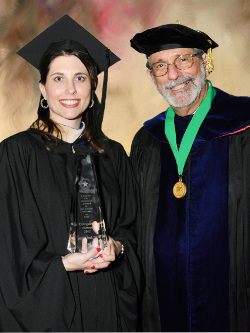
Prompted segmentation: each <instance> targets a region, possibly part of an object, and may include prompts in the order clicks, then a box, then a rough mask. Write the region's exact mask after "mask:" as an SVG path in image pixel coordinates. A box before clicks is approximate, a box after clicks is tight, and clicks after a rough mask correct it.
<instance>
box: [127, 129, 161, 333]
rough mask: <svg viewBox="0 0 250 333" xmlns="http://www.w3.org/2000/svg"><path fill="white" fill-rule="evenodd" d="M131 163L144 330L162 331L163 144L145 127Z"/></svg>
mask: <svg viewBox="0 0 250 333" xmlns="http://www.w3.org/2000/svg"><path fill="white" fill-rule="evenodd" d="M130 161H131V164H132V168H133V172H134V175H135V181H136V194H137V201H138V214H137V218H136V224H135V225H136V234H137V243H138V244H137V253H138V256H139V258H140V261H141V263H142V267H143V273H144V276H145V281H146V284H145V289H144V292H143V295H142V304H141V307H140V313H141V315H140V317H141V330H142V331H146V332H158V331H160V319H159V313H158V299H157V289H156V280H155V263H154V255H153V253H154V250H153V247H154V244H153V237H154V226H155V220H156V214H157V207H158V196H159V175H160V143H159V142H158V141H156V140H155V139H153V137H152V136H151V135H150V134H149V133H148V132H147V131H146V130H145V128H144V127H142V128H141V129H140V130H139V131H138V132H137V134H136V135H135V137H134V139H133V142H132V146H131V153H130Z"/></svg>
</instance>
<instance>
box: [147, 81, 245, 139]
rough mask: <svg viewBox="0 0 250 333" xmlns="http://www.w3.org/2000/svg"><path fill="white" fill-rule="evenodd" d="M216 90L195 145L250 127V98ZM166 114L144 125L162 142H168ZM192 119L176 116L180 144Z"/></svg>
mask: <svg viewBox="0 0 250 333" xmlns="http://www.w3.org/2000/svg"><path fill="white" fill-rule="evenodd" d="M215 89H216V95H215V97H214V99H213V102H212V105H211V109H210V111H209V112H208V114H207V116H206V118H205V119H204V121H203V123H202V125H201V127H200V129H199V132H198V134H197V136H196V138H195V141H194V142H195V143H198V142H202V141H209V140H212V139H216V138H218V137H221V136H225V135H229V134H234V133H238V132H239V131H243V130H245V129H246V128H248V127H249V126H250V110H249V102H250V98H249V97H237V96H233V95H230V94H228V93H226V92H224V91H222V90H220V89H218V88H215ZM166 112H167V110H166V111H164V112H162V113H160V114H159V115H157V116H156V117H154V118H152V119H150V120H148V121H146V122H145V123H144V126H145V128H146V130H147V131H148V132H149V133H150V134H151V135H152V136H153V137H154V138H155V139H156V140H158V141H161V142H167V139H166V136H165V132H164V125H165V118H166ZM191 119H192V115H191V116H186V117H180V116H177V115H176V116H175V125H176V128H177V131H178V133H179V134H180V135H178V136H177V142H178V144H179V143H180V140H181V138H182V136H183V134H184V132H185V130H186V128H187V126H188V124H189V122H190V120H191ZM178 137H179V138H178Z"/></svg>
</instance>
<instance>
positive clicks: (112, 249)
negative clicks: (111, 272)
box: [84, 237, 122, 273]
mask: <svg viewBox="0 0 250 333" xmlns="http://www.w3.org/2000/svg"><path fill="white" fill-rule="evenodd" d="M121 250H122V245H121V243H120V242H119V241H115V240H114V239H113V238H111V237H109V238H108V242H107V246H106V247H105V249H104V251H103V252H102V253H100V254H99V256H98V258H96V259H92V260H90V262H91V270H87V272H86V270H85V271H84V272H85V273H94V272H96V271H97V270H99V269H103V268H107V267H108V266H109V265H110V264H111V263H112V262H113V261H115V259H116V258H117V256H118V255H119V253H120V252H121Z"/></svg>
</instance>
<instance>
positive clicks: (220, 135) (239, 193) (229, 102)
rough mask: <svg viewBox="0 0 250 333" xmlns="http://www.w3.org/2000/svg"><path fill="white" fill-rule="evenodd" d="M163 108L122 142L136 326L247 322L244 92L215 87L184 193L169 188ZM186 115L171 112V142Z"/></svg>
mask: <svg viewBox="0 0 250 333" xmlns="http://www.w3.org/2000/svg"><path fill="white" fill-rule="evenodd" d="M165 114H166V112H163V113H162V114H160V115H158V116H156V117H155V118H153V119H151V120H149V121H147V122H146V123H145V124H144V127H143V128H142V129H141V130H140V131H139V132H138V133H137V134H136V136H135V138H134V140H133V144H132V149H131V160H132V164H133V168H134V172H135V175H136V178H137V182H138V189H139V191H138V196H139V199H140V202H141V207H140V212H141V214H140V218H139V219H138V223H137V228H138V254H139V257H140V258H141V261H142V265H143V269H144V273H145V277H146V289H145V292H144V295H143V306H142V330H143V331H160V330H163V331H226V330H230V331H249V330H250V305H249V304H250V303H249V301H250V294H249V290H250V261H249V258H250V243H249V239H250V230H249V225H250V209H249V200H250V188H249V180H250V179H249V178H250V176H249V170H250V129H249V122H250V99H249V98H247V97H235V96H232V95H229V94H226V93H225V92H223V91H221V90H219V89H216V96H215V98H214V100H213V102H212V106H211V110H210V111H209V113H208V115H207V117H206V118H205V120H204V122H203V124H202V125H201V128H200V130H199V132H198V134H197V137H196V139H195V142H194V145H193V147H192V150H191V152H190V155H189V157H188V160H187V162H186V165H185V169H184V181H185V183H186V184H187V194H186V196H185V198H183V199H176V198H174V196H173V192H172V189H173V185H174V183H175V182H176V181H177V180H178V174H177V166H176V162H175V160H174V157H173V154H172V151H171V149H170V147H169V144H168V142H167V140H166V137H165V134H164V122H165ZM190 120H191V116H188V117H183V118H182V117H175V125H176V131H177V142H178V143H180V141H181V138H182V136H183V134H184V132H185V129H186V127H187V125H188V123H189V121H190ZM160 318H161V320H160ZM160 321H161V322H160Z"/></svg>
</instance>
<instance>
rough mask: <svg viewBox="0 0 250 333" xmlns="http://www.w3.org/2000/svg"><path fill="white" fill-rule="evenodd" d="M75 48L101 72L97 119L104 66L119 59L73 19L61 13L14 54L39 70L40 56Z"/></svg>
mask: <svg viewBox="0 0 250 333" xmlns="http://www.w3.org/2000/svg"><path fill="white" fill-rule="evenodd" d="M67 49H75V50H78V51H85V52H86V51H87V52H88V53H89V55H90V56H91V57H92V59H93V60H94V62H95V64H96V66H97V73H98V74H100V73H101V72H103V71H104V80H103V90H102V101H101V112H100V118H101V119H100V121H102V118H103V112H104V107H105V99H106V91H107V81H108V68H109V67H110V66H112V65H114V64H115V63H116V62H117V61H119V60H120V58H118V57H117V56H116V55H115V54H114V53H112V52H111V51H110V50H109V49H108V48H107V47H106V46H105V45H103V44H102V43H101V42H100V41H99V40H98V39H96V38H95V37H94V36H93V35H91V34H90V33H89V32H88V31H87V30H85V29H84V28H83V27H82V26H81V25H80V24H78V23H77V22H75V21H74V20H73V19H72V18H71V17H70V16H68V15H64V16H63V17H61V18H60V19H59V20H58V21H56V22H55V23H54V24H52V25H51V26H50V27H48V28H47V29H46V30H44V31H43V32H42V33H41V34H40V35H38V36H37V37H35V38H34V39H33V40H32V41H30V42H29V43H28V44H26V45H25V46H24V47H23V48H21V49H20V50H19V51H18V52H17V54H18V55H20V56H21V57H22V58H24V59H25V60H26V61H28V62H29V63H30V64H31V65H32V66H34V67H35V68H36V69H38V70H39V65H40V61H41V58H42V57H43V55H44V54H46V53H49V52H51V51H53V50H67Z"/></svg>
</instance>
